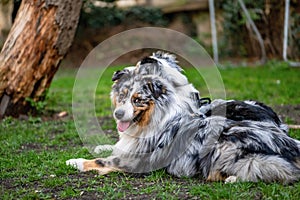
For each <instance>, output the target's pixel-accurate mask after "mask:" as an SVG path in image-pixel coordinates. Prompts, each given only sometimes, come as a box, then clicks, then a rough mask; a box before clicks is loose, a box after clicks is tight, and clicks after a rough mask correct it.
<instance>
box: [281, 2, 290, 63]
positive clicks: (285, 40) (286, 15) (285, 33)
mask: <svg viewBox="0 0 300 200" xmlns="http://www.w3.org/2000/svg"><path fill="white" fill-rule="evenodd" d="M289 7H290V0H285V12H284V31H283V52H282V57H283V60H284V61H287V44H288V29H289V14H290V13H289V10H290V9H289Z"/></svg>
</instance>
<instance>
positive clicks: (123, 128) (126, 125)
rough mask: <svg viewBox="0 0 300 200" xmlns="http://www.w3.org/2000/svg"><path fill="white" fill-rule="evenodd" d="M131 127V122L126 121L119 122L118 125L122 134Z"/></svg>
mask: <svg viewBox="0 0 300 200" xmlns="http://www.w3.org/2000/svg"><path fill="white" fill-rule="evenodd" d="M130 125H131V122H130V121H125V122H123V121H119V122H118V123H117V127H118V131H120V132H124V131H126V130H127V129H128V128H129V126H130Z"/></svg>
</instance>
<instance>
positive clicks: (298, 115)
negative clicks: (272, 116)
mask: <svg viewBox="0 0 300 200" xmlns="http://www.w3.org/2000/svg"><path fill="white" fill-rule="evenodd" d="M273 108H274V110H275V112H277V114H278V115H279V116H280V117H281V119H282V120H283V121H284V122H285V123H288V124H292V123H293V124H298V125H300V105H277V106H274V107H273Z"/></svg>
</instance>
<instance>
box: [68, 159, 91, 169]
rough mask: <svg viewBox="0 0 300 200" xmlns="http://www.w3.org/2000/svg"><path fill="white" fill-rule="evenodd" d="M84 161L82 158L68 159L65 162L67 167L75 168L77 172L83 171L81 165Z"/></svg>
mask: <svg viewBox="0 0 300 200" xmlns="http://www.w3.org/2000/svg"><path fill="white" fill-rule="evenodd" d="M84 161H86V159H84V158H76V159H70V160H67V161H66V164H67V165H70V166H72V167H75V168H76V169H78V170H79V171H82V172H83V171H84V167H83V163H84Z"/></svg>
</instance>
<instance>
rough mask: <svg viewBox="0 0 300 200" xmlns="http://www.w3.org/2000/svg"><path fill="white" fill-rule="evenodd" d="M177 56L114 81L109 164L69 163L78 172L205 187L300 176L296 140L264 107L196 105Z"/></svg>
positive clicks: (164, 56)
mask: <svg viewBox="0 0 300 200" xmlns="http://www.w3.org/2000/svg"><path fill="white" fill-rule="evenodd" d="M181 72H182V69H181V68H180V67H179V66H178V65H177V61H176V59H175V56H173V55H171V54H168V53H162V52H157V53H154V54H153V55H152V56H149V57H146V58H144V59H142V60H141V61H140V62H138V63H137V65H136V66H134V67H128V68H125V69H123V70H122V71H117V72H115V73H114V75H113V78H112V80H113V82H114V84H113V86H112V92H111V100H112V103H113V105H114V107H115V108H114V112H113V115H114V118H115V120H116V123H117V129H118V132H119V141H118V142H117V143H116V144H115V145H114V147H113V152H112V155H111V156H109V157H107V158H96V159H93V160H86V159H83V158H78V159H70V160H68V161H67V164H68V165H72V166H74V167H76V168H77V169H79V170H80V171H89V170H97V171H98V172H99V173H100V174H107V173H110V172H114V171H124V172H130V173H145V172H150V171H154V170H157V169H161V168H163V169H165V170H166V171H167V172H168V173H170V174H173V175H175V176H178V177H182V176H184V177H191V176H195V175H198V176H200V177H203V178H204V179H205V180H207V181H225V182H235V181H252V182H256V181H260V180H261V181H265V182H274V181H278V182H282V183H291V182H293V181H296V180H299V178H300V142H299V141H298V140H295V139H293V138H291V137H289V136H288V129H287V126H286V125H285V124H283V123H282V121H281V120H280V119H279V117H278V116H277V114H276V113H275V112H274V111H273V110H272V109H271V108H270V107H268V106H266V105H264V104H262V103H259V102H255V101H235V100H214V101H212V102H210V100H209V99H201V98H200V97H199V92H198V91H197V90H196V89H195V88H194V86H193V85H192V84H190V83H189V82H188V80H187V78H186V77H185V76H184V75H183V74H182V73H181Z"/></svg>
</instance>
